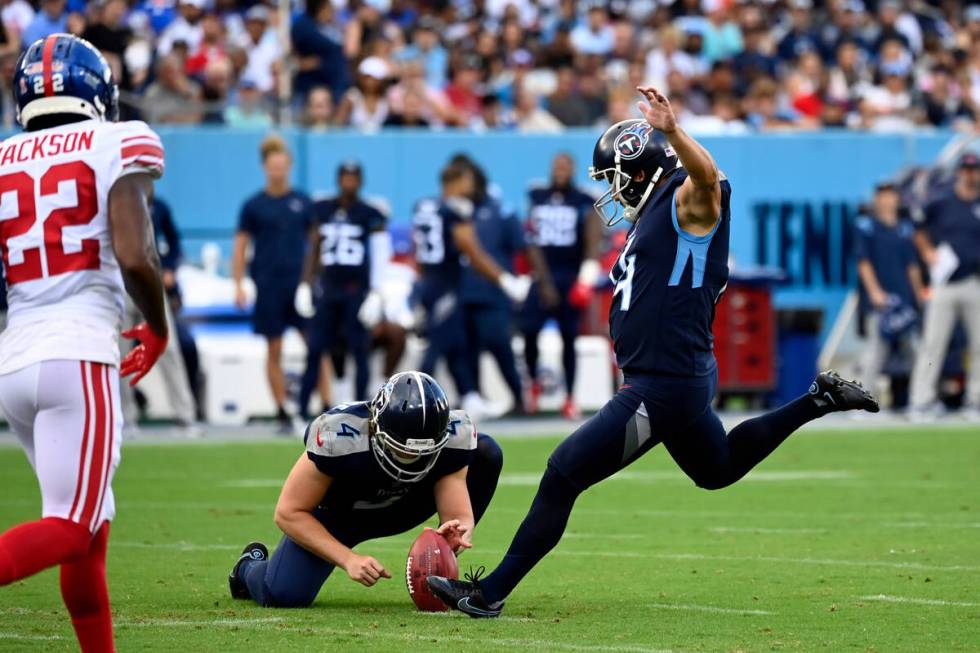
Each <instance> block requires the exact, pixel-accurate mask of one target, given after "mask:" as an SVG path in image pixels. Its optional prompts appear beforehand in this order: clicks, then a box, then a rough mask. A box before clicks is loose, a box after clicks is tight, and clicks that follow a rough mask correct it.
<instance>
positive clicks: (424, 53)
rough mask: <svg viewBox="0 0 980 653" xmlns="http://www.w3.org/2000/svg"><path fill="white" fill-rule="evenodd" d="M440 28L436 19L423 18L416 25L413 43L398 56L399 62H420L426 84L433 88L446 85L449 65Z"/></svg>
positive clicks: (427, 16)
mask: <svg viewBox="0 0 980 653" xmlns="http://www.w3.org/2000/svg"><path fill="white" fill-rule="evenodd" d="M440 27H441V25H440V23H439V21H438V20H437V19H436V18H434V17H432V16H429V15H426V16H422V17H421V18H419V21H418V23H416V25H415V30H414V32H413V33H412V42H411V43H410V44H409V45H408V46H406V47H405V48H402V49H401V50H400V51H399V52H398V54H397V58H398V60H399V61H412V60H418V61H420V62H421V63H422V68H423V71H424V75H425V80H426V84H428V86H430V87H431V88H442V87H443V86H445V85H446V69H447V68H448V65H449V54H448V53H447V52H446V49H445V48H444V47H442V44H441V43H440V42H439V30H440Z"/></svg>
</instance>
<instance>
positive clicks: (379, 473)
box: [305, 401, 477, 511]
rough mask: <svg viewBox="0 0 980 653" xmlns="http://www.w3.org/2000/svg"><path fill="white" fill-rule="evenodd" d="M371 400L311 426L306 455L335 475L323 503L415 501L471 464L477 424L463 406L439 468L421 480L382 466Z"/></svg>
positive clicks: (340, 507) (366, 506)
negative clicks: (398, 476)
mask: <svg viewBox="0 0 980 653" xmlns="http://www.w3.org/2000/svg"><path fill="white" fill-rule="evenodd" d="M369 418H370V410H369V408H368V404H367V402H364V401H361V402H357V403H352V404H343V405H340V406H336V407H335V408H332V409H331V410H329V411H327V412H326V413H323V414H322V415H320V416H319V417H318V418H316V419H315V420H313V422H311V423H310V426H309V427H308V428H307V429H306V436H305V441H306V455H307V456H308V457H309V459H310V460H312V461H313V464H315V465H316V468H317V469H318V470H320V472H321V473H323V474H325V475H327V476H329V477H330V478H331V479H332V482H331V483H330V488H329V489H328V490H327V493H326V495H325V496H324V497H323V499H322V500H321V502H320V507H321V508H325V509H327V510H336V511H350V510H375V509H378V508H385V507H387V506H390V505H392V504H393V503H395V502H398V501H403V500H406V499H408V500H411V498H412V495H415V494H417V493H419V492H427V493H429V495H430V496H431V493H432V486H433V485H434V484H435V482H436V481H438V480H439V479H440V478H442V477H444V476H447V475H449V474H452V473H453V472H457V471H459V470H460V469H462V468H463V467H466V466H468V465H469V464H470V462H471V461H472V459H473V455H474V451H475V450H476V440H477V434H476V427H475V426H474V425H473V422H472V421H471V420H470V418H469V416H467V414H466V413H464V412H463V411H461V410H454V411H452V412H451V413H450V415H449V443H448V444H447V445H446V447H445V448H444V449H443V450H442V451H441V452H440V454H439V459H438V460H437V461H436V464H435V466H434V467H433V468H432V470H431V471H430V472H429V473H428V474H427V475H426V476H425V478H423V479H422V480H420V481H418V482H415V483H405V482H401V481H396V480H395V479H393V478H392V477H391V476H389V475H388V474H386V473H385V472H384V470H382V469H381V467H380V466H379V465H378V462H377V460H376V459H375V457H374V452H373V451H372V450H371V440H370V437H369V433H368V428H369V426H368V420H369Z"/></svg>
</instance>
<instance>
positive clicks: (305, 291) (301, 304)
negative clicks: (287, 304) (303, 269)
mask: <svg viewBox="0 0 980 653" xmlns="http://www.w3.org/2000/svg"><path fill="white" fill-rule="evenodd" d="M293 306H295V307H296V312H297V313H299V314H300V317H305V318H307V319H308V318H311V317H313V314H314V313H316V307H315V306H314V305H313V289H312V288H310V284H308V283H306V282H305V281H303V282H301V283H300V284H299V285H298V286H296V295H295V296H294V297H293Z"/></svg>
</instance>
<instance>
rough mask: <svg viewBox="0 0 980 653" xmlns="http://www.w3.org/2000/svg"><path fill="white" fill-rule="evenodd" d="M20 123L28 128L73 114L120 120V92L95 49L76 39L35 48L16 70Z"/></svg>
mask: <svg viewBox="0 0 980 653" xmlns="http://www.w3.org/2000/svg"><path fill="white" fill-rule="evenodd" d="M14 98H15V100H16V101H17V122H19V123H20V124H21V126H22V127H24V128H25V129H28V128H29V125H30V122H31V121H32V120H34V119H35V118H40V117H41V116H54V115H72V116H81V117H83V118H91V119H94V120H106V121H115V120H116V119H117V118H118V116H119V89H118V88H117V87H116V83H115V82H114V81H113V80H112V69H111V68H110V67H109V63H108V62H107V61H106V60H105V57H103V56H102V53H100V52H99V51H98V50H97V49H96V48H95V46H93V45H92V44H91V43H89V42H88V41H86V40H85V39H80V38H78V37H77V36H72V35H71V34H52V35H51V36H48V37H47V38H44V39H38V40H37V41H35V42H34V43H32V44H31V46H30V47H28V48H27V50H25V51H24V53H23V54H22V55H20V59H18V60H17V68H16V70H15V71H14Z"/></svg>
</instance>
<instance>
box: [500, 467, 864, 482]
mask: <svg viewBox="0 0 980 653" xmlns="http://www.w3.org/2000/svg"><path fill="white" fill-rule="evenodd" d="M856 478H858V475H857V474H855V473H854V472H849V471H846V470H841V469H814V470H783V471H780V470H769V471H755V472H750V473H749V474H748V476H746V477H745V478H743V479H742V482H744V481H760V482H787V481H841V480H853V479H856ZM606 480H607V481H641V482H648V483H653V482H658V481H687V482H690V479H689V478H688V477H687V475H686V474H684V473H683V472H679V471H638V470H637V471H634V470H628V469H627V470H624V471H621V472H618V473H616V474H614V475H612V476H611V477H609V478H608V479H606ZM540 482H541V473H540V472H533V473H524V472H515V473H510V474H501V475H500V480H499V481H498V484H499V485H509V486H536V485H537V484H538V483H540Z"/></svg>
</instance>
